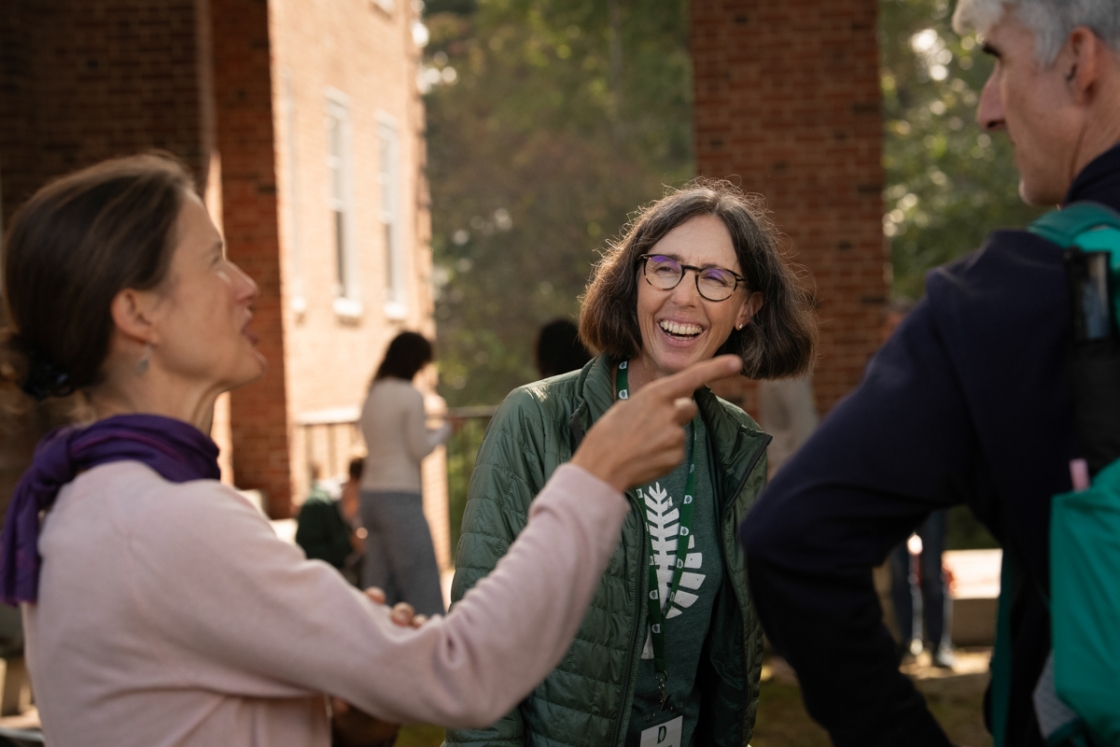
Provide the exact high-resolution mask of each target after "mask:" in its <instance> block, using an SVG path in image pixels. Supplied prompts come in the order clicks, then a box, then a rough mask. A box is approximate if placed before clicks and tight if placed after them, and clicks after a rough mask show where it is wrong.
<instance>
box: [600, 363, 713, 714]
mask: <svg viewBox="0 0 1120 747" xmlns="http://www.w3.org/2000/svg"><path fill="white" fill-rule="evenodd" d="M629 367H630V363H629V361H622V363H619V364H618V374H617V375H616V377H615V387H616V388H617V390H618V398H619V399H629V398H630V386H629V380H628V379H629V377H628V376H627V369H628V368H629ZM699 431H700V429H699V428H697V427H696V423H695V422H693V424H692V440H690V441H689V442H688V477H687V478H686V479H685V484H684V499H683V500H682V501H681V506H680V519H679V520H678V523H677V527H678V534H677V548H676V558H675V560H676V562H675V563H674V566H673V581H672V583H671V584H670V585H669V598H668V599H667V600H665V601H664V602H663V601H662V599H661V584H660V583H659V582H658V579H657V564H656V563H655V562H654V554H653V534H652V533H651V532H650V531H649V530H648V528H647V530H646V552H647V553H648V554H649V603H648V604H647V606H648V607H649V635H650V639H651V642H652V643H653V665H654V669H655V670H656V675H657V688H658V690H659V691H660V693H661V709H662V710H664V709H665V705H666V703H668V700H669V694H668V692H667V691H666V689H665V683H666V682H667V681H668V679H669V674H668V672H667V671H666V666H665V609H664V608H663V605H665V606H667V605H668V603H669V602H672V601H673V598H674V597H675V596H676V595H677V591H678V590H680V588H681V577H682V576H683V575H684V561H685V556H686V555H687V554H688V538H689V535H690V534H691V533H692V509H693V507H694V506H695V505H696V504H695V501H694V500H693V496H695V495H696V438H697V436H698V434H699ZM642 509H643V513H644V512H645V505H644V500H643V505H642ZM658 541H659V542H665V541H667V538H659V540H658Z"/></svg>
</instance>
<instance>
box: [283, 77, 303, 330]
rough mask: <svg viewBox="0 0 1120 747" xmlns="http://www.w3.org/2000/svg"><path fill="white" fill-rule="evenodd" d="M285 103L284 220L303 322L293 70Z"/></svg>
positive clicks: (294, 302) (296, 307) (294, 299)
mask: <svg viewBox="0 0 1120 747" xmlns="http://www.w3.org/2000/svg"><path fill="white" fill-rule="evenodd" d="M282 88H283V93H282V101H281V111H282V114H283V118H284V130H285V132H284V136H285V140H286V143H285V145H286V147H285V151H286V154H285V155H286V159H285V160H286V161H287V164H286V166H287V169H286V171H287V174H286V176H287V179H286V180H285V181H286V182H287V195H286V197H287V200H286V202H287V209H286V211H285V216H284V219H285V221H286V222H287V228H288V237H289V240H290V241H291V248H290V257H291V259H290V261H291V268H292V281H293V282H292V296H291V301H290V302H289V303H290V305H291V309H292V311H293V312H294V313H295V314H296V316H297V317H300V318H302V316H303V314H304V313H305V312H306V311H307V299H306V297H305V296H304V293H305V290H306V289H305V288H304V284H303V231H302V227H303V226H302V223H301V219H302V215H301V210H300V184H299V175H300V170H299V147H298V139H299V138H298V135H297V129H298V128H297V127H296V100H295V92H294V87H293V85H292V74H291V71H290V70H285V71H284V73H283V78H282Z"/></svg>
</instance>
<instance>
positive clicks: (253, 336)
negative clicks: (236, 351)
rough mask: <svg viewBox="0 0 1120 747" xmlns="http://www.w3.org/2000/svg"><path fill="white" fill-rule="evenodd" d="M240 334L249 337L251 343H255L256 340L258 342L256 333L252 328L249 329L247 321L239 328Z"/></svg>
mask: <svg viewBox="0 0 1120 747" xmlns="http://www.w3.org/2000/svg"><path fill="white" fill-rule="evenodd" d="M241 334H243V335H245V337H247V338H248V339H249V342H251V343H253V345H256V344H257V343H258V342H260V339H259V338H258V337H257V335H256V333H254V332H253V330H251V329H249V322H245V326H244V327H242V328H241Z"/></svg>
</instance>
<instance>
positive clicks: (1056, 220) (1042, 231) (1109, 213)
mask: <svg viewBox="0 0 1120 747" xmlns="http://www.w3.org/2000/svg"><path fill="white" fill-rule="evenodd" d="M1097 228H1116V229H1120V213H1117V212H1116V211H1115V210H1113V209H1112V208H1110V207H1108V206H1106V205H1101V204H1100V203H1099V202H1073V203H1070V204H1069V205H1066V206H1065V207H1064V208H1062V209H1061V210H1051V211H1050V212H1049V213H1047V214H1046V215H1044V216H1042V217H1041V218H1039V219H1038V220H1036V221H1035V222H1034V223H1031V224H1030V225H1029V226H1027V230H1028V231H1030V232H1031V233H1033V234H1035V235H1036V236H1041V237H1042V238H1044V239H1046V240H1047V241H1052V242H1054V243H1055V244H1057V245H1058V246H1060V247H1062V248H1063V249H1065V248H1067V247H1069V246H1072V245H1073V243H1074V241H1075V240H1076V239H1077V237H1078V236H1080V235H1081V234H1083V233H1085V232H1087V231H1092V230H1094V229H1097Z"/></svg>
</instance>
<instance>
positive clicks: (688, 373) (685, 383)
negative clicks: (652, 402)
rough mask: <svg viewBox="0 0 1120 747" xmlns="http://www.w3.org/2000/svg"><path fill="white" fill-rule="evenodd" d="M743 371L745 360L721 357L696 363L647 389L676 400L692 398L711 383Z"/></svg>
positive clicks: (726, 356) (737, 357)
mask: <svg viewBox="0 0 1120 747" xmlns="http://www.w3.org/2000/svg"><path fill="white" fill-rule="evenodd" d="M742 370H743V359H742V358H740V357H739V356H737V355H720V356H717V357H715V358H712V359H711V360H707V361H701V362H700V363H694V364H692V365H691V366H689V367H688V368H686V369H685V370H683V371H679V372H677V373H675V374H673V375H672V376H666V377H665V378H664V379H659V380H657V381H655V382H653V383H652V384H650V385H649V386H647V387H646V389H650V390H653V391H654V392H655V393H656V396H658V397H660V398H663V399H667V400H670V401H671V400H675V399H678V398H680V397H691V396H692V393H693V392H695V391H696V390H697V389H699V388H700V387H702V386H704V385H705V384H707V383H708V382H709V381H715V380H716V379H723V378H726V377H728V376H731V375H732V374H737V373H739V372H740V371H742Z"/></svg>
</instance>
